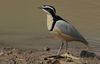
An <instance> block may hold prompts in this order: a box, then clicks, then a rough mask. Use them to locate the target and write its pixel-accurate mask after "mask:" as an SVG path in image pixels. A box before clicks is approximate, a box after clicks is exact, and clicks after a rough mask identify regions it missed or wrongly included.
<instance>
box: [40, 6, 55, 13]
mask: <svg viewBox="0 0 100 64" xmlns="http://www.w3.org/2000/svg"><path fill="white" fill-rule="evenodd" d="M39 8H40V9H42V10H43V11H44V12H46V13H47V14H51V15H52V14H56V10H55V8H54V7H53V6H50V5H43V6H41V7H39Z"/></svg>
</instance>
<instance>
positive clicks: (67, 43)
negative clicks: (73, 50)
mask: <svg viewBox="0 0 100 64" xmlns="http://www.w3.org/2000/svg"><path fill="white" fill-rule="evenodd" d="M66 52H67V53H69V52H68V42H66Z"/></svg>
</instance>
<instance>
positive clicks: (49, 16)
mask: <svg viewBox="0 0 100 64" xmlns="http://www.w3.org/2000/svg"><path fill="white" fill-rule="evenodd" d="M52 24H53V17H52V15H50V14H49V15H47V27H48V30H50V29H51V28H52Z"/></svg>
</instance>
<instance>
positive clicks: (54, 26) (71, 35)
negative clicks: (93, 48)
mask: <svg viewBox="0 0 100 64" xmlns="http://www.w3.org/2000/svg"><path fill="white" fill-rule="evenodd" d="M39 9H41V10H42V11H44V12H45V13H46V15H47V28H48V30H49V32H50V34H51V35H52V37H53V38H56V39H59V40H61V42H62V43H61V45H60V48H59V50H58V53H57V55H60V52H61V50H62V47H63V45H64V42H66V49H67V48H68V43H69V42H72V41H79V42H81V43H83V44H84V45H86V46H87V47H88V44H89V43H88V41H87V40H86V39H85V38H84V37H83V36H82V35H81V34H80V32H79V31H78V30H77V29H76V28H75V27H74V26H73V25H72V24H71V23H70V22H69V21H66V20H65V19H63V18H62V17H60V16H59V15H57V12H56V9H55V8H54V7H53V6H51V5H42V6H40V7H39Z"/></svg>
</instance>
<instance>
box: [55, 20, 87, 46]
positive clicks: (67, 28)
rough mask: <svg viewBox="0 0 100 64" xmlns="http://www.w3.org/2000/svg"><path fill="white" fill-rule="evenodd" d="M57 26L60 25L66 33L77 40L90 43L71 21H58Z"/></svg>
mask: <svg viewBox="0 0 100 64" xmlns="http://www.w3.org/2000/svg"><path fill="white" fill-rule="evenodd" d="M55 27H58V28H59V29H60V30H61V31H62V32H63V33H64V34H66V35H70V36H71V37H74V38H75V39H76V40H78V41H81V42H83V43H84V44H85V45H88V42H87V41H86V40H85V39H84V37H83V36H82V35H81V34H80V33H79V32H78V31H77V30H76V29H75V27H73V26H72V25H71V24H70V23H68V22H65V21H63V20H59V21H57V22H56V24H55Z"/></svg>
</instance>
